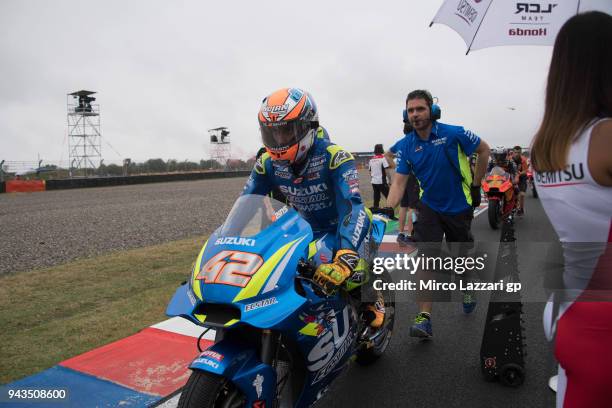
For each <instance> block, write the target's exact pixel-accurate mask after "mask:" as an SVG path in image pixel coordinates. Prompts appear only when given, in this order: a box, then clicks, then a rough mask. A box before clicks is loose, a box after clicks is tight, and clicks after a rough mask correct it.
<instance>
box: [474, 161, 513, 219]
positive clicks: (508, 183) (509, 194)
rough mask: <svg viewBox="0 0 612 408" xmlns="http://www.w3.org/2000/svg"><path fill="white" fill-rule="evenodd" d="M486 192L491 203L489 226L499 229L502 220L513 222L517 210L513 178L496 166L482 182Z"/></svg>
mask: <svg viewBox="0 0 612 408" xmlns="http://www.w3.org/2000/svg"><path fill="white" fill-rule="evenodd" d="M482 190H483V191H484V193H485V195H486V197H487V201H488V203H489V208H488V211H487V212H488V217H489V225H490V226H491V228H493V229H498V228H499V225H500V222H501V221H502V220H510V221H512V218H513V214H514V211H515V209H516V194H515V191H514V184H512V176H511V175H510V174H508V173H507V172H506V171H505V170H504V169H502V168H501V167H498V166H495V167H493V168H492V169H491V171H490V172H489V173H488V174H487V175H486V177H485V179H484V180H483V181H482Z"/></svg>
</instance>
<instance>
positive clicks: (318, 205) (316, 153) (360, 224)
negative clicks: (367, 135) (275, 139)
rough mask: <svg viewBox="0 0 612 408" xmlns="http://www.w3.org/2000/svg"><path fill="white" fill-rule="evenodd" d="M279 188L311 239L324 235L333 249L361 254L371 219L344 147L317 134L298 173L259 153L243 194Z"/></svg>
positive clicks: (261, 192) (349, 154) (357, 176)
mask: <svg viewBox="0 0 612 408" xmlns="http://www.w3.org/2000/svg"><path fill="white" fill-rule="evenodd" d="M273 188H277V189H278V190H280V192H281V193H282V194H284V195H285V197H286V198H287V202H288V203H289V204H290V205H291V206H293V207H294V208H295V209H296V210H297V211H298V212H299V213H300V215H301V216H302V217H304V219H305V220H306V221H307V222H308V223H309V224H310V226H311V227H312V229H313V232H314V237H315V239H317V238H320V237H322V236H324V235H326V234H327V236H328V237H329V240H328V239H326V240H325V241H328V242H330V243H331V241H335V243H334V245H333V246H334V247H335V248H334V249H333V250H334V251H336V250H339V249H350V250H353V251H358V252H359V247H360V246H361V244H362V242H363V241H364V238H365V237H366V235H367V234H368V233H369V229H370V217H369V216H368V214H367V213H366V208H365V206H364V204H363V202H362V200H361V194H360V193H359V174H358V173H357V170H356V169H355V160H354V159H353V156H352V155H351V153H349V152H348V151H346V150H344V149H343V148H341V147H339V146H337V145H334V144H331V143H330V142H329V140H327V139H325V138H319V137H316V138H315V139H314V143H313V145H312V147H311V148H310V151H309V152H308V155H307V157H306V159H305V162H304V163H302V164H301V166H300V170H299V171H298V172H297V173H296V171H295V170H294V169H292V168H291V166H288V165H286V164H282V163H281V162H275V161H273V160H272V159H271V158H270V156H269V155H268V154H267V153H264V154H263V155H261V156H260V157H259V159H258V160H257V162H256V163H255V166H254V168H253V171H252V172H251V176H250V177H249V180H248V181H247V183H246V185H245V187H244V192H243V194H258V195H265V194H268V193H269V192H270V191H272V189H273Z"/></svg>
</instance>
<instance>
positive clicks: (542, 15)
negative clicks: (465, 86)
mask: <svg viewBox="0 0 612 408" xmlns="http://www.w3.org/2000/svg"><path fill="white" fill-rule="evenodd" d="M608 1H609V0H608ZM610 3H612V2H610ZM610 3H608V4H610ZM579 11H583V8H582V7H581V4H580V0H556V1H555V0H527V1H524V2H521V1H512V0H446V1H445V2H444V3H443V4H442V6H441V7H440V9H439V10H438V13H437V14H436V16H435V17H434V19H433V21H432V22H431V24H430V27H431V25H432V24H434V23H439V24H444V25H447V26H449V27H450V28H452V29H453V30H455V31H456V32H457V33H459V35H460V36H461V37H462V38H463V40H464V41H465V43H466V45H467V46H468V50H467V52H466V54H467V53H469V52H470V50H478V49H481V48H487V47H494V46H497V45H553V44H554V42H555V38H556V36H557V32H559V29H560V28H561V26H562V25H563V23H565V22H566V21H567V20H568V19H569V18H570V17H572V16H573V15H575V14H577V13H578V12H579Z"/></svg>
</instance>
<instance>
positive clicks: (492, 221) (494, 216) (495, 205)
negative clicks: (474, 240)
mask: <svg viewBox="0 0 612 408" xmlns="http://www.w3.org/2000/svg"><path fill="white" fill-rule="evenodd" d="M487 213H488V214H487V216H488V217H489V225H490V226H491V228H493V229H497V228H499V220H500V218H501V217H500V213H501V208H500V207H499V200H489V209H488V210H487Z"/></svg>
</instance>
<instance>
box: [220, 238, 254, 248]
mask: <svg viewBox="0 0 612 408" xmlns="http://www.w3.org/2000/svg"><path fill="white" fill-rule="evenodd" d="M215 245H244V246H251V247H252V246H255V240H254V239H252V238H238V237H223V238H218V239H217V240H216V241H215Z"/></svg>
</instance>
